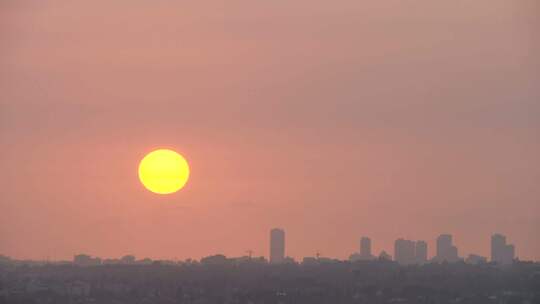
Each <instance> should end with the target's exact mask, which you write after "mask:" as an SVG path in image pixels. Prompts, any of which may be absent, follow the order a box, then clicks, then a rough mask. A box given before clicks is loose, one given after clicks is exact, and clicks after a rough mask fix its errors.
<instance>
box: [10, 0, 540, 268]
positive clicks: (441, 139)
mask: <svg viewBox="0 0 540 304" xmlns="http://www.w3.org/2000/svg"><path fill="white" fill-rule="evenodd" d="M539 37H540V1H537V0H523V1H521V0H516V1H507V0H478V1H464V0H456V1H432V0H415V1H398V0H393V1H390V0H389V1H380V0H368V1H358V0H344V1H322V0H296V1H284V0H277V1H275V0H271V1H253V0H249V1H247V0H238V1H167V0H158V1H140V0H135V1H133V0H129V1H128V0H116V1H67V0H66V1H30V0H29V1H25V0H23V1H9V0H8V1H1V2H0V145H1V150H0V168H2V174H0V184H1V188H0V189H1V190H0V254H5V255H10V256H13V257H17V258H32V259H45V258H50V259H56V260H58V259H70V258H71V257H72V256H73V254H76V253H88V254H91V255H97V256H101V257H118V256H121V255H124V254H128V253H132V254H134V255H136V256H137V257H140V258H143V257H150V258H167V259H169V258H178V259H184V258H188V257H191V258H197V259H198V258H200V257H202V256H206V255H210V254H215V253H223V254H226V255H229V256H239V255H244V254H246V251H247V250H253V251H254V255H265V256H267V255H268V245H269V244H268V234H269V230H270V229H271V228H273V227H282V228H284V229H285V231H286V234H287V235H286V239H287V247H286V253H287V254H288V255H290V256H293V257H296V258H300V257H303V256H313V255H315V252H317V251H319V252H320V253H321V254H322V255H323V256H332V257H339V258H346V257H348V256H349V254H351V253H352V252H354V251H357V250H358V243H359V238H360V237H361V236H369V237H371V238H372V240H373V249H374V251H375V253H376V254H378V253H379V252H380V250H382V249H384V250H386V251H388V252H389V253H391V254H393V243H394V240H395V239H396V238H399V237H404V238H410V239H413V240H426V241H428V244H429V255H430V256H432V255H433V254H434V253H435V246H434V241H435V238H436V237H437V235H438V234H440V233H451V234H453V235H454V240H455V243H456V244H457V246H458V247H459V249H460V251H459V254H460V255H461V256H466V255H467V254H469V253H478V254H482V255H486V256H489V241H490V236H491V234H492V233H495V232H500V233H503V234H505V235H506V236H507V237H508V240H509V242H510V243H513V244H515V245H516V248H517V249H516V254H517V256H519V257H520V258H522V259H536V260H540V237H539V233H540V186H539V182H540V38H539ZM157 148H169V149H173V150H175V151H178V152H179V153H181V154H182V155H183V156H184V157H185V158H186V159H187V161H188V162H189V165H190V167H191V176H190V179H189V181H188V183H187V185H186V186H185V188H184V189H182V190H181V191H179V192H177V193H175V194H171V195H157V194H154V193H151V192H150V191H148V190H146V189H145V188H144V187H143V186H142V185H141V183H140V182H139V179H138V176H137V166H138V164H139V162H140V161H141V159H142V158H143V157H144V156H145V155H146V154H147V153H148V152H150V151H152V150H154V149H157Z"/></svg>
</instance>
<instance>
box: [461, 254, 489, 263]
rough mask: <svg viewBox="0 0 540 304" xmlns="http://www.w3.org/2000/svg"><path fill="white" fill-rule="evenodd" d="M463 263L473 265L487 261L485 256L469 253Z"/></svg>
mask: <svg viewBox="0 0 540 304" xmlns="http://www.w3.org/2000/svg"><path fill="white" fill-rule="evenodd" d="M465 263H467V264H473V265H478V264H485V263H487V258H486V257H483V256H480V255H476V254H469V256H468V257H467V258H466V259H465Z"/></svg>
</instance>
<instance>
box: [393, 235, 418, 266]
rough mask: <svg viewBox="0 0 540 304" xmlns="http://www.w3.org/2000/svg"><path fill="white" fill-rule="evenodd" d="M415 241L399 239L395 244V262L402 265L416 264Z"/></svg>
mask: <svg viewBox="0 0 540 304" xmlns="http://www.w3.org/2000/svg"><path fill="white" fill-rule="evenodd" d="M414 251H415V246H414V241H410V240H405V239H397V240H396V242H395V243H394V260H395V261H396V262H398V263H399V264H402V265H410V264H414V263H415V252H414Z"/></svg>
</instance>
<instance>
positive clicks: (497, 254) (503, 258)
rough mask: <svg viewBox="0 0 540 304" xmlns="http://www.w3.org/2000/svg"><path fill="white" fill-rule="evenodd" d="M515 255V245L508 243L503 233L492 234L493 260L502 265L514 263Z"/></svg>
mask: <svg viewBox="0 0 540 304" xmlns="http://www.w3.org/2000/svg"><path fill="white" fill-rule="evenodd" d="M514 256H515V248H514V245H511V244H506V237H505V236H504V235H502V234H498V233H497V234H494V235H492V236H491V261H492V262H495V263H497V264H501V265H507V264H512V261H513V260H514Z"/></svg>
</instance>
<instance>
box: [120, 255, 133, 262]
mask: <svg viewBox="0 0 540 304" xmlns="http://www.w3.org/2000/svg"><path fill="white" fill-rule="evenodd" d="M135 260H136V258H135V256H134V255H131V254H128V255H125V256H123V257H122V258H121V259H120V263H122V264H135Z"/></svg>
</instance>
